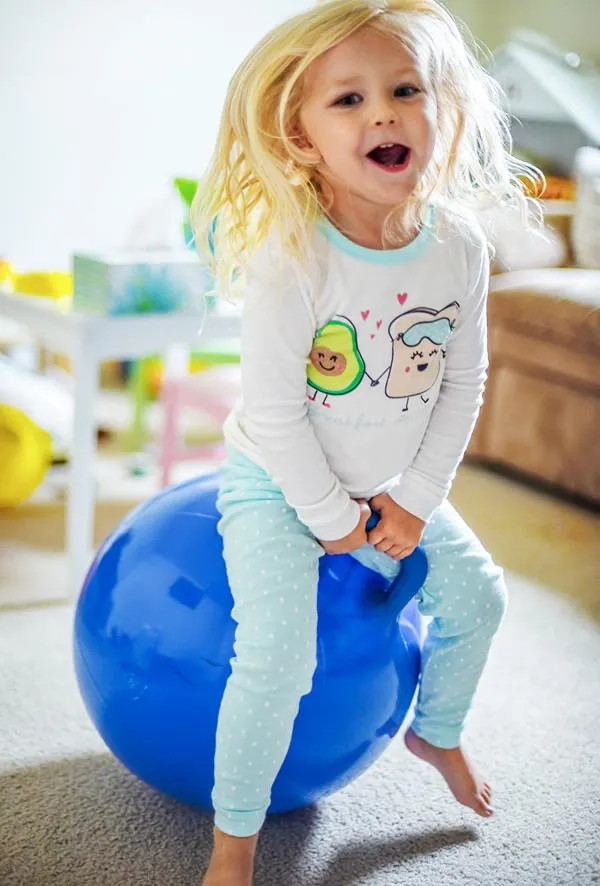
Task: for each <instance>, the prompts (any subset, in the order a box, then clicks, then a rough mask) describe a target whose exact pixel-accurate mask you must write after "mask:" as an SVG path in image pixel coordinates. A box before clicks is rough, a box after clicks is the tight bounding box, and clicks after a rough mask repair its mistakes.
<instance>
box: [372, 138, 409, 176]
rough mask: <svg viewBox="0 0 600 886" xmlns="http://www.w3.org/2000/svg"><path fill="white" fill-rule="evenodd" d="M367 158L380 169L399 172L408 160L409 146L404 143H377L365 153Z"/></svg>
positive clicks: (406, 164) (404, 167)
mask: <svg viewBox="0 0 600 886" xmlns="http://www.w3.org/2000/svg"><path fill="white" fill-rule="evenodd" d="M367 157H368V158H369V160H371V161H372V162H373V163H375V164H376V165H377V166H379V167H381V168H382V169H387V170H389V171H390V172H399V171H401V170H402V169H406V167H407V166H408V164H409V161H410V148H407V147H406V145H399V144H397V143H395V142H394V143H392V142H388V143H386V144H384V145H378V146H377V147H376V148H373V150H372V151H369V153H368V154H367Z"/></svg>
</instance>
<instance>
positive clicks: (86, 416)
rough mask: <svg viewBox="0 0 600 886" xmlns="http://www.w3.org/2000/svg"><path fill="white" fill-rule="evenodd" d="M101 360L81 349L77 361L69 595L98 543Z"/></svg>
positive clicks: (77, 585)
mask: <svg viewBox="0 0 600 886" xmlns="http://www.w3.org/2000/svg"><path fill="white" fill-rule="evenodd" d="M98 373H99V366H98V361H97V359H96V357H95V356H94V354H93V353H90V352H89V350H88V351H87V353H86V349H85V348H81V350H80V351H79V353H78V354H76V355H75V356H74V360H73V374H74V377H75V418H74V428H73V450H72V454H71V464H70V472H69V499H68V503H67V552H68V557H69V593H70V595H71V596H72V597H73V598H74V597H76V595H77V594H78V593H79V590H80V588H81V583H82V581H83V579H84V576H85V571H86V569H87V567H88V565H89V560H90V556H91V552H92V548H93V544H94V510H95V500H96V494H95V484H96V481H95V476H94V460H95V454H96V425H95V422H94V412H95V409H94V407H95V405H96V394H97V391H98Z"/></svg>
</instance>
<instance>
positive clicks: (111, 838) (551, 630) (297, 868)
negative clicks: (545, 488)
mask: <svg viewBox="0 0 600 886" xmlns="http://www.w3.org/2000/svg"><path fill="white" fill-rule="evenodd" d="M509 584H510V590H511V603H510V606H509V612H508V615H507V619H506V621H505V623H504V626H503V629H502V631H501V634H500V636H499V638H498V641H497V643H496V645H495V647H494V651H493V656H492V659H491V661H490V665H489V667H488V669H487V671H486V673H485V675H484V679H483V682H482V686H481V688H480V692H479V696H478V699H477V705H476V708H475V712H474V714H473V717H472V720H471V723H470V726H469V730H468V738H469V742H470V744H471V746H472V747H473V748H474V749H475V751H476V755H477V758H478V759H479V761H480V762H481V765H482V767H483V768H484V769H485V771H486V772H487V773H488V774H489V775H490V777H491V780H492V782H493V785H494V787H495V806H496V809H497V812H496V817H495V819H494V820H492V821H482V820H481V819H478V818H477V817H476V816H474V815H473V814H472V813H471V812H470V811H468V810H464V809H463V808H462V807H459V806H458V805H456V804H455V803H454V802H453V800H452V799H451V797H450V796H449V794H448V793H447V791H446V789H445V786H444V785H443V783H442V782H441V781H440V779H439V778H438V776H437V774H436V773H435V772H434V771H433V770H430V769H428V768H427V767H426V766H425V765H424V764H421V763H420V762H419V761H417V760H415V759H414V758H412V757H410V756H409V755H408V754H407V753H406V752H405V751H404V750H403V746H402V743H401V741H399V740H396V742H395V743H394V744H393V745H392V747H391V748H390V750H389V751H388V753H387V754H386V756H385V757H384V758H383V759H382V760H380V761H379V762H378V763H377V764H376V766H375V767H373V768H372V769H371V770H370V771H369V772H368V773H366V774H365V775H364V776H363V777H362V778H361V779H360V780H359V781H358V782H356V783H355V784H354V785H351V786H350V787H349V788H347V789H346V790H345V791H343V792H342V793H340V794H338V795H337V796H335V797H333V798H331V799H330V800H328V801H326V802H324V803H323V804H322V805H321V806H320V807H319V808H317V809H312V810H308V811H304V812H300V813H296V814H292V815H290V816H286V817H281V818H279V819H275V820H272V821H269V823H268V825H267V827H266V830H265V832H264V835H263V838H262V842H261V844H260V849H259V863H258V872H257V878H256V886H359V884H363V886H384V884H385V886H466V884H472V886H482V884H493V886H567V884H569V886H572V884H577V886H593V884H598V883H600V831H599V824H600V743H599V739H598V736H599V735H600V692H599V689H600V629H599V628H598V627H597V626H596V625H595V624H594V622H593V621H592V620H590V619H589V618H587V617H586V616H585V615H584V614H583V613H582V612H581V611H579V610H578V609H577V608H576V607H575V605H574V604H573V603H572V602H570V601H568V600H567V599H565V598H562V597H560V596H558V595H557V594H555V593H551V592H548V591H547V590H545V589H543V588H540V587H536V586H535V585H533V584H531V583H528V582H526V581H524V580H518V579H516V578H514V577H510V579H509ZM71 618H72V615H71V612H70V611H69V609H67V608H64V607H49V608H48V607H46V608H38V609H31V610H20V611H17V610H15V611H5V612H3V613H0V650H2V665H1V666H2V679H1V680H0V716H1V725H0V883H1V884H2V886H198V884H199V880H200V871H201V869H202V868H203V867H204V865H205V864H206V861H207V853H208V848H209V838H210V826H211V825H210V819H209V816H208V815H206V814H203V813H198V812H195V811H193V810H190V809H188V808H186V807H183V806H180V805H178V804H176V803H174V802H171V801H169V800H167V799H165V798H163V797H161V796H159V795H158V794H156V793H155V792H153V791H152V790H150V789H149V788H147V787H145V786H144V785H142V784H140V783H138V782H137V781H136V780H135V779H134V778H133V777H132V776H130V775H129V774H128V773H127V772H125V771H124V770H123V769H122V768H121V766H120V765H119V764H118V763H117V762H115V761H114V760H113V759H112V758H111V757H110V756H109V755H108V754H107V753H106V751H105V750H104V748H103V746H102V743H101V742H100V740H99V738H98V737H97V736H96V734H95V733H94V731H93V729H92V727H91V725H90V724H89V722H88V720H87V717H86V715H85V712H84V710H83V708H82V705H81V703H80V701H79V698H78V694H77V690H76V686H75V683H74V677H73V671H72V666H71V655H70V629H71Z"/></svg>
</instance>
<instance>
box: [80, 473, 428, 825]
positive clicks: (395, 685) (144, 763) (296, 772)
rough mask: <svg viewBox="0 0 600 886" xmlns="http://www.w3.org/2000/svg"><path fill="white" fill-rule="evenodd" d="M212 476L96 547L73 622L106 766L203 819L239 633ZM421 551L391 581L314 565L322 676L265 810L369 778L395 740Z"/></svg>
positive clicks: (154, 503) (403, 709) (414, 651)
mask: <svg viewBox="0 0 600 886" xmlns="http://www.w3.org/2000/svg"><path fill="white" fill-rule="evenodd" d="M218 484H219V476H218V474H215V475H211V476H207V477H201V478H198V479H195V480H192V481H190V482H187V483H183V484H181V485H179V486H174V487H171V488H169V489H167V490H165V491H163V492H161V493H160V494H158V495H157V496H155V497H154V498H153V499H151V500H150V501H148V502H146V503H144V504H143V505H141V506H140V507H139V508H137V509H136V510H134V511H133V512H132V513H131V514H130V515H129V516H127V517H126V518H125V520H124V521H123V522H122V523H121V524H120V525H119V526H118V528H117V529H116V530H115V531H114V532H113V533H112V534H111V535H110V537H109V538H108V539H107V540H106V541H105V542H104V544H103V545H102V547H101V549H100V551H99V553H98V555H97V556H96V559H95V561H94V563H93V564H92V566H91V568H90V571H89V573H88V575H87V578H86V581H85V584H84V587H83V590H82V593H81V597H80V599H79V602H78V606H77V611H76V615H75V625H74V661H75V668H76V674H77V679H78V683H79V688H80V691H81V695H82V697H83V700H84V703H85V705H86V708H87V710H88V712H89V715H90V717H91V719H92V721H93V722H94V724H95V725H96V727H97V729H98V731H99V733H100V735H101V736H102V738H103V739H104V741H105V742H106V744H107V745H108V747H109V748H110V749H111V751H112V752H113V753H114V755H115V756H116V757H117V758H118V759H119V760H120V761H121V762H122V763H123V764H124V765H125V766H126V767H127V768H128V769H129V770H130V771H131V772H133V773H134V774H135V775H137V776H138V777H139V778H140V779H142V780H143V781H145V782H147V783H148V784H149V785H152V786H153V787H154V788H156V789H157V790H159V791H162V792H164V793H165V794H167V795H169V796H171V797H174V798H176V799H178V800H180V801H182V802H184V803H188V804H191V805H193V806H199V807H202V808H205V809H209V808H211V791H212V787H213V766H214V754H215V734H216V726H217V719H218V713H219V707H220V704H221V699H222V696H223V691H224V689H225V685H226V682H227V678H228V677H229V674H230V673H231V665H230V662H231V659H232V657H233V655H234V637H235V628H236V623H235V622H234V620H233V619H232V617H231V609H232V605H233V600H232V596H231V592H230V590H229V586H228V583H227V574H226V569H225V563H224V560H223V551H222V540H221V537H220V535H219V534H218V532H217V522H218V519H219V515H218V512H217V510H216V497H217V490H218ZM426 573H427V560H426V557H425V554H424V552H423V551H422V550H421V549H420V548H417V550H416V551H415V552H414V553H413V554H412V555H411V556H410V557H408V558H406V560H404V561H403V565H402V570H401V572H400V575H399V577H398V579H397V580H396V581H395V582H393V583H391V584H390V582H389V581H388V580H386V579H384V578H383V577H382V576H380V575H379V574H378V573H375V572H374V571H372V570H371V569H368V568H366V567H365V566H363V565H362V564H360V563H359V562H358V561H357V560H355V559H354V558H352V557H351V556H349V555H338V556H330V555H325V556H323V557H322V558H321V559H320V567H319V587H318V604H317V605H318V634H317V650H318V652H317V659H318V661H317V668H316V671H315V674H314V678H313V685H312V690H311V692H310V693H309V694H308V695H306V696H304V698H303V699H302V700H301V703H300V709H299V712H298V716H297V718H296V721H295V725H294V731H293V736H292V741H291V745H290V748H289V751H288V754H287V757H286V759H285V761H284V764H283V766H282V768H281V770H280V772H279V775H278V776H277V779H276V781H275V784H274V786H273V792H272V802H271V806H270V809H269V812H280V811H284V810H289V809H294V808H298V807H301V806H306V805H309V804H311V803H314V802H316V801H318V800H320V799H322V798H323V797H326V796H328V795H330V794H332V793H333V792H334V791H337V790H339V789H340V788H342V787H344V786H345V785H346V784H348V783H349V782H350V781H352V780H353V779H355V778H356V777H357V776H359V775H360V774H361V773H362V772H364V771H365V770H366V769H367V768H368V767H369V766H370V765H371V764H372V763H373V762H374V761H375V760H376V759H377V758H378V757H379V756H380V754H381V753H382V752H383V751H384V750H385V748H386V747H387V745H388V744H389V742H390V741H391V740H392V739H393V738H394V736H395V735H396V733H397V732H398V730H399V728H400V726H401V724H402V722H403V720H404V718H405V716H406V714H407V711H408V709H409V707H410V704H411V701H412V698H413V695H414V692H415V688H416V686H417V682H418V677H419V668H420V645H421V640H422V634H423V631H422V627H423V626H422V620H421V616H420V614H419V611H418V609H417V606H416V601H415V599H414V595H415V593H416V592H417V591H418V589H419V587H420V586H421V584H422V583H423V581H424V580H425V576H426Z"/></svg>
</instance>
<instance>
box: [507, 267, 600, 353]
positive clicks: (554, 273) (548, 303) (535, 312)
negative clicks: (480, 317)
mask: <svg viewBox="0 0 600 886" xmlns="http://www.w3.org/2000/svg"><path fill="white" fill-rule="evenodd" d="M489 315H490V324H491V323H494V324H498V323H502V325H504V326H506V327H509V328H512V329H515V330H518V331H519V332H522V333H525V334H528V335H533V336H536V337H540V338H544V339H545V340H546V341H555V342H557V343H558V344H562V345H566V346H573V345H574V344H575V343H577V347H579V348H581V349H583V350H586V351H588V352H592V353H593V354H595V355H596V356H600V271H595V270H584V269H581V268H548V269H544V270H535V271H511V272H509V273H507V274H498V275H497V276H495V277H492V279H491V281H490V300H489Z"/></svg>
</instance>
